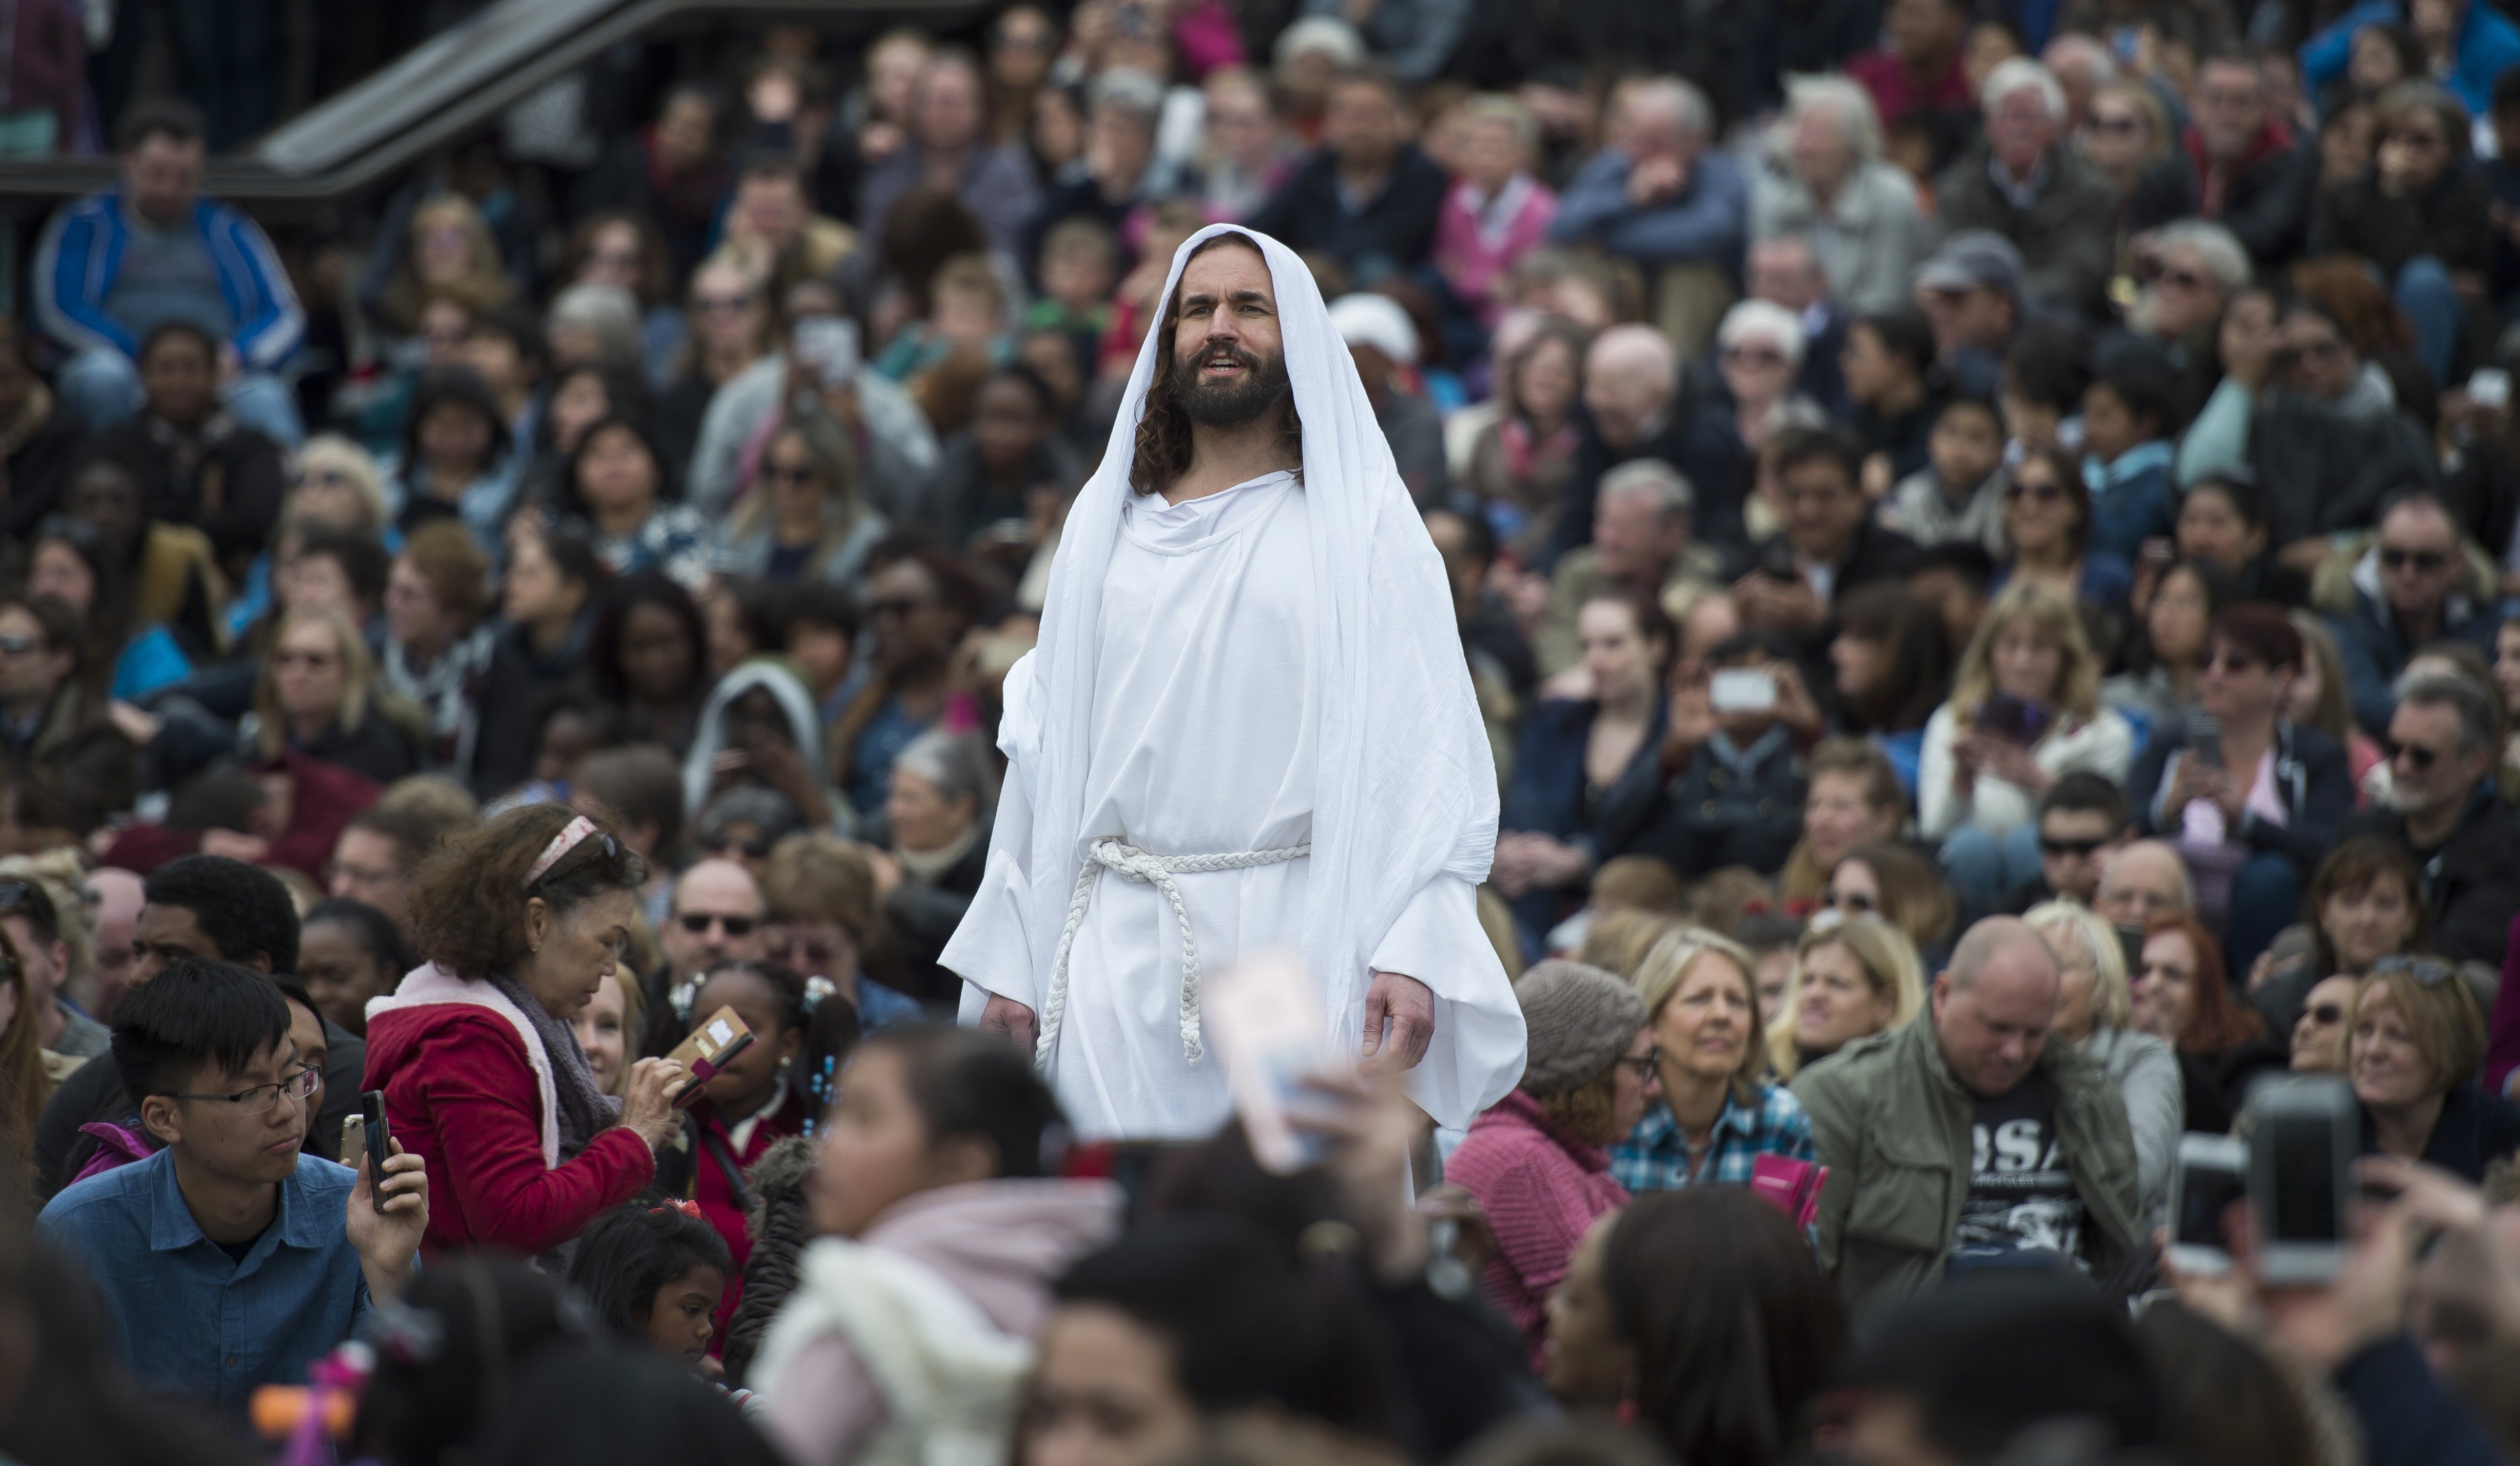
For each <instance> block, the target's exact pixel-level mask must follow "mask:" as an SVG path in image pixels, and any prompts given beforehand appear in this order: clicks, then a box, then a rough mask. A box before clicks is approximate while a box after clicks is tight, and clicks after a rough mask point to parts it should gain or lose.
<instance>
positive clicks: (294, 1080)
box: [166, 1064, 324, 1115]
mask: <svg viewBox="0 0 2520 1466" xmlns="http://www.w3.org/2000/svg"><path fill="white" fill-rule="evenodd" d="M323 1082H324V1070H323V1067H322V1066H320V1065H315V1064H309V1065H307V1066H306V1067H305V1068H303V1069H301V1070H299V1071H297V1073H295V1074H294V1075H292V1076H290V1077H288V1078H285V1079H282V1080H280V1081H279V1082H278V1083H274V1084H256V1085H254V1086H253V1087H252V1088H250V1089H240V1090H238V1091H237V1092H236V1093H234V1094H180V1093H176V1092H174V1091H171V1090H170V1091H168V1092H167V1096H166V1097H167V1098H168V1099H186V1100H218V1101H220V1102H221V1103H224V1104H230V1105H234V1106H236V1107H237V1108H239V1109H241V1110H243V1111H245V1113H247V1114H248V1115H268V1114H270V1113H271V1112H272V1111H273V1110H274V1109H276V1108H278V1107H279V1104H280V1097H281V1096H282V1095H283V1094H286V1095H288V1096H289V1097H290V1098H292V1099H304V1098H306V1097H307V1096H309V1095H311V1094H313V1093H314V1092H315V1089H316V1086H317V1085H319V1084H321V1083H323Z"/></svg>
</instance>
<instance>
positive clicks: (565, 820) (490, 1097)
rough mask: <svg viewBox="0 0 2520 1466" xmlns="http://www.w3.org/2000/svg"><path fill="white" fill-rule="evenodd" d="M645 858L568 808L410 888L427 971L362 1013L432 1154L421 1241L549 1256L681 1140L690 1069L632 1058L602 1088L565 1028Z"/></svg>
mask: <svg viewBox="0 0 2520 1466" xmlns="http://www.w3.org/2000/svg"><path fill="white" fill-rule="evenodd" d="M647 879H648V863H647V862H646V861H645V860H642V859H641V858H640V857H639V856H638V855H637V854H636V853H634V852H633V851H631V850H630V849H628V848H626V847H624V846H623V845H622V844H621V843H620V842H619V841H618V840H616V839H614V838H613V837H612V836H611V835H610V834H608V833H607V832H606V831H605V830H603V829H602V828H601V827H599V826H598V825H597V824H596V823H595V822H594V821H593V820H591V819H588V818H586V817H585V816H583V815H572V814H571V813H570V811H569V809H568V806H566V805H564V804H534V805H529V806H527V807H524V808H521V809H514V810H511V811H509V812H508V813H506V814H503V815H500V816H499V817H498V818H496V819H493V820H490V821H488V822H486V823H484V824H481V825H479V826H477V827H475V828H473V829H471V830H468V831H465V832H463V833H462V834H459V835H456V836H453V837H451V838H450V839H448V840H447V841H446V842H445V843H444V844H442V845H441V846H439V847H438V848H437V849H436V851H435V852H434V853H432V854H431V855H430V856H429V857H428V859H427V861H426V862H425V863H424V864H423V865H422V866H421V868H420V871H419V873H418V874H417V876H416V877H415V878H414V880H413V883H412V891H411V916H412V939H413V945H414V946H415V947H417V948H418V949H419V954H420V956H421V958H422V960H423V962H424V963H425V964H426V965H425V966H423V967H421V968H419V969H417V970H416V971H414V972H413V973H412V974H411V975H410V976H409V977H406V978H404V979H403V981H402V985H401V986H399V987H398V988H396V989H395V990H394V993H393V995H392V996H390V997H382V998H379V999H377V1000H376V1001H375V1002H373V1003H371V1004H370V1005H369V1010H368V1074H367V1087H368V1088H371V1089H382V1090H383V1091H384V1095H385V1114H386V1117H387V1119H388V1121H389V1122H390V1123H391V1124H392V1127H393V1133H394V1137H395V1138H396V1139H398V1140H400V1141H401V1142H402V1143H403V1146H404V1148H405V1149H407V1150H409V1151H411V1152H412V1153H413V1154H415V1155H418V1156H420V1157H422V1158H423V1159H425V1160H426V1161H427V1165H428V1175H429V1181H430V1188H431V1190H432V1192H433V1193H434V1194H435V1195H436V1196H437V1197H439V1198H441V1201H440V1202H439V1204H438V1205H437V1206H434V1207H431V1208H430V1209H429V1219H428V1238H427V1241H428V1245H429V1246H430V1247H431V1248H433V1249H438V1250H469V1249H474V1248H485V1247H486V1248H500V1249H505V1250H508V1251H512V1252H519V1253H524V1254H527V1255H541V1254H551V1255H553V1256H552V1257H550V1258H548V1259H546V1265H556V1266H565V1265H566V1260H567V1253H568V1250H569V1247H570V1245H571V1244H573V1243H574V1241H575V1239H576V1237H577V1235H578V1233H580V1232H582V1231H584V1230H585V1229H586V1226H587V1224H588V1223H589V1222H592V1221H593V1220H594V1219H595V1218H596V1217H598V1216H600V1215H602V1214H604V1213H605V1212H607V1211H608V1210H610V1209H611V1208H613V1207H617V1206H619V1205H620V1204H621V1203H623V1202H625V1201H628V1200H629V1199H630V1198H632V1197H634V1196H636V1195H638V1194H639V1193H640V1192H641V1191H643V1190H645V1189H646V1188H647V1187H648V1185H649V1184H650V1183H651V1182H652V1181H653V1180H654V1178H655V1174H656V1152H657V1151H658V1150H660V1149H662V1148H664V1147H666V1146H668V1145H671V1144H672V1143H673V1141H674V1140H675V1138H676V1137H677V1136H678V1135H679V1134H680V1133H681V1130H682V1116H681V1115H680V1113H679V1112H677V1111H676V1110H675V1109H674V1105H673V1101H674V1096H675V1095H676V1094H678V1093H680V1092H681V1090H682V1089H683V1088H684V1087H685V1084H686V1082H687V1081H686V1080H684V1079H683V1078H682V1067H681V1066H680V1065H678V1064H676V1063H674V1062H672V1061H671V1060H665V1059H642V1060H640V1061H639V1062H638V1063H637V1064H635V1065H633V1066H632V1067H631V1071H630V1083H629V1089H628V1093H627V1096H626V1097H625V1098H621V1099H614V1098H612V1097H611V1096H609V1095H607V1094H605V1093H604V1092H603V1091H602V1089H601V1088H600V1087H599V1086H598V1085H597V1083H596V1081H595V1075H594V1072H593V1071H592V1070H591V1069H589V1068H588V1066H587V1062H586V1055H585V1053H584V1052H583V1051H582V1050H580V1049H579V1048H578V1046H577V1039H576V1038H575V1036H574V1035H572V1034H571V1033H570V1031H569V1028H568V1024H569V1020H570V1019H572V1018H574V1017H576V1016H577V1011H578V1010H579V1009H580V1008H583V1007H585V1006H586V1003H587V1000H588V999H589V998H590V997H592V996H593V995H594V993H595V991H596V989H597V988H598V987H599V986H601V985H603V982H604V979H605V976H606V975H607V974H608V973H612V972H614V971H616V970H617V969H618V967H619V965H620V962H621V953H622V948H623V947H624V946H625V945H626V944H627V943H628V941H629V939H630V932H631V930H632V928H633V927H634V926H636V925H637V923H638V920H639V891H640V888H641V887H642V886H643V885H644V884H645V883H646V881H647Z"/></svg>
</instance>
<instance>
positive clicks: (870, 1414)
mask: <svg viewBox="0 0 2520 1466" xmlns="http://www.w3.org/2000/svg"><path fill="white" fill-rule="evenodd" d="M1119 1229H1120V1189H1119V1188H1118V1187H1117V1186H1115V1185H1113V1184H1112V1183H1110V1182H1109V1181H1071V1180H1063V1179H1059V1178H1057V1177H1047V1176H1046V1177H1041V1178H1038V1179H1019V1180H998V1181H973V1182H969V1183H967V1184H965V1185H960V1186H942V1187H939V1188H937V1189H936V1190H933V1191H922V1192H920V1193H918V1194H917V1195H915V1196H912V1197H910V1198H909V1199H907V1200H905V1201H902V1202H900V1203H898V1204H896V1205H895V1206H893V1207H892V1208H891V1209H890V1210H889V1211H886V1212H885V1213H884V1214H882V1215H880V1216H878V1217H877V1218H876V1219H875V1223H874V1224H873V1225H872V1226H870V1227H868V1228H867V1229H866V1233H865V1235H863V1236H861V1237H860V1238H859V1239H858V1240H859V1241H860V1242H862V1243H864V1244H865V1245H866V1246H868V1247H871V1248H881V1249H884V1250H887V1251H890V1252H896V1253H899V1254H901V1255H902V1256H904V1257H907V1258H911V1259H913V1260H917V1261H920V1262H922V1263H925V1264H926V1265H927V1266H928V1267H930V1268H933V1269H934V1270H935V1271H936V1272H937V1273H938V1274H940V1275H942V1276H943V1277H944V1278H945V1280H946V1281H947V1282H950V1283H952V1284H953V1285H954V1286H955V1287H957V1288H960V1289H962V1290H963V1292H964V1293H965V1294H967V1295H968V1296H969V1298H970V1300H971V1302H972V1303H974V1304H977V1305H978V1306H979V1307H980V1311H981V1312H983V1313H985V1314H987V1315H988V1317H989V1320H990V1322H992V1323H994V1324H996V1325H997V1326H998V1328H1000V1329H1001V1330H1003V1331H1005V1332H1006V1333H1009V1334H1012V1335H1014V1336H1015V1337H1017V1338H1022V1339H1029V1338H1031V1337H1032V1336H1033V1335H1034V1334H1035V1333H1038V1332H1039V1331H1040V1329H1041V1326H1042V1325H1043V1324H1044V1323H1046V1322H1048V1321H1049V1319H1050V1306H1051V1298H1050V1288H1051V1284H1052V1283H1054V1282H1056V1281H1057V1278H1058V1275H1059V1274H1060V1273H1062V1272H1064V1271H1066V1270H1067V1266H1068V1264H1069V1263H1071V1262H1073V1261H1075V1260H1077V1259H1078V1258H1081V1257H1083V1256H1084V1255H1086V1254H1087V1253H1090V1252H1093V1251H1095V1250H1096V1249H1098V1248H1100V1247H1102V1245H1103V1244H1104V1243H1106V1242H1109V1241H1110V1240H1111V1239H1112V1238H1113V1237H1114V1236H1116V1235H1118V1233H1119ZM808 1382H810V1384H809V1385H808ZM755 1383H756V1384H758V1383H762V1382H760V1381H755ZM800 1385H807V1386H808V1387H806V1388H798V1387H799V1386H800ZM763 1398H764V1401H765V1417H766V1418H765V1422H764V1423H765V1424H766V1425H767V1427H768V1433H769V1435H770V1438H771V1440H772V1441H773V1442H775V1443H778V1444H779V1445H781V1446H782V1447H784V1448H785V1449H786V1451H787V1457H788V1459H789V1460H792V1461H804V1462H822V1461H850V1460H855V1459H857V1457H858V1454H859V1452H860V1451H861V1450H862V1449H863V1448H864V1447H865V1446H866V1444H867V1443H869V1442H870V1441H872V1440H873V1439H874V1437H875V1434H876V1432H877V1430H878V1429H880V1428H881V1427H882V1425H883V1423H884V1419H885V1409H884V1400H883V1396H882V1394H881V1392H880V1391H878V1390H877V1386H876V1381H875V1377H874V1376H873V1375H872V1374H870V1373H869V1372H868V1370H867V1367H866V1365H865V1364H864V1363H863V1362H862V1361H861V1360H860V1359H859V1358H858V1356H857V1351H856V1350H855V1349H854V1348H853V1347H851V1345H850V1343H849V1341H848V1340H847V1339H845V1338H843V1337H841V1336H840V1335H838V1334H824V1335H821V1336H820V1337H818V1338H816V1339H814V1340H813V1341H812V1342H811V1343H809V1344H806V1345H805V1346H804V1347H803V1349H801V1350H800V1351H798V1352H797V1355H796V1358H795V1363H794V1364H793V1366H792V1367H790V1368H789V1369H788V1370H787V1388H783V1389H774V1390H770V1391H768V1392H767V1393H766V1394H765V1395H764V1397H763Z"/></svg>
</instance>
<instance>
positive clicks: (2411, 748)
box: [2389, 742, 2441, 773]
mask: <svg viewBox="0 0 2520 1466" xmlns="http://www.w3.org/2000/svg"><path fill="white" fill-rule="evenodd" d="M2401 760H2403V761H2404V762H2405V763H2406V765H2407V766H2408V768H2411V769H2414V770H2416V771H2417V772H2419V773H2420V772H2422V771H2423V770H2425V769H2428V768H2430V767H2432V766H2433V765H2434V764H2436V763H2438V762H2440V761H2441V750H2439V749H2428V748H2425V747H2424V746H2423V745H2422V744H2419V743H2395V742H2393V743H2391V744H2390V745H2389V761H2390V762H2391V763H2397V762H2399V761H2401Z"/></svg>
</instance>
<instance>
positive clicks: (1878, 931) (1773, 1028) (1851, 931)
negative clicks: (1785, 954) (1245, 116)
mask: <svg viewBox="0 0 2520 1466" xmlns="http://www.w3.org/2000/svg"><path fill="white" fill-rule="evenodd" d="M1823 914H1825V913H1823ZM1824 946H1842V947H1844V948H1846V949H1847V950H1848V951H1850V952H1853V953H1854V954H1855V960H1856V961H1857V962H1859V963H1861V964H1863V967H1864V976H1865V977H1866V978H1867V979H1868V980H1870V982H1871V984H1872V991H1873V994H1874V995H1875V996H1876V997H1877V996H1887V997H1888V998H1889V999H1890V1021H1889V1022H1888V1023H1886V1024H1883V1025H1882V1026H1881V1027H1882V1031H1884V1032H1887V1031H1890V1030H1892V1029H1896V1028H1899V1027H1902V1026H1903V1025H1905V1024H1906V1023H1907V1022H1908V1021H1909V1020H1910V1019H1912V1018H1914V1017H1915V1016H1916V1015H1917V1013H1918V1012H1920V1011H1922V1010H1923V1008H1924V1006H1925V964H1924V960H1923V959H1922V958H1920V957H1918V956H1917V955H1916V943H1915V942H1913V941H1912V940H1910V939H1909V937H1908V934H1907V933H1905V932H1903V931H1901V930H1899V929H1898V928H1897V927H1894V926H1892V925H1891V924H1890V923H1888V922H1886V921H1883V920H1882V919H1881V918H1880V917H1877V916H1858V917H1854V918H1851V919H1846V920H1840V921H1835V922H1825V921H1821V920H1817V919H1816V920H1814V922H1813V923H1812V929H1811V930H1810V931H1808V932H1805V933H1804V934H1803V939H1802V940H1800V941H1798V942H1796V943H1794V969H1793V972H1792V973H1791V975H1789V976H1788V977H1787V978H1786V979H1785V993H1784V996H1783V997H1781V998H1778V1000H1777V1012H1776V1016H1775V1018H1774V1020H1773V1021H1771V1022H1770V1023H1769V1025H1768V1060H1769V1062H1770V1063H1771V1064H1773V1065H1774V1066H1775V1067H1776V1071H1777V1076H1778V1077H1779V1078H1786V1079H1790V1078H1792V1077H1794V1071H1796V1070H1798V1069H1800V1068H1801V1067H1802V1062H1803V1060H1802V1051H1801V1050H1800V1049H1798V1048H1796V1047H1795V1046H1794V1010H1795V1009H1796V1008H1797V1007H1799V1006H1800V1003H1801V998H1802V995H1803V960H1804V959H1805V958H1807V957H1809V956H1810V955H1811V954H1812V953H1813V952H1816V951H1818V950H1820V949H1821V948H1822V947H1824Z"/></svg>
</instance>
